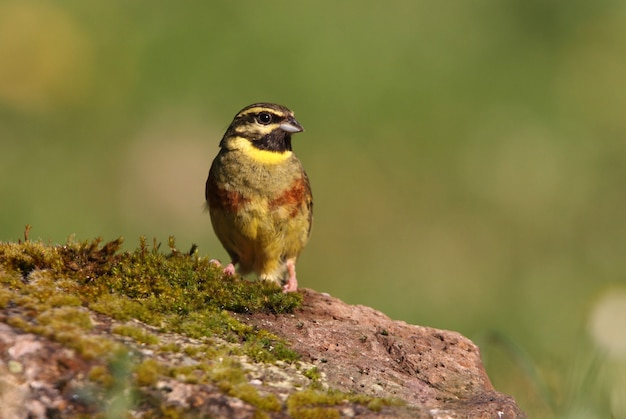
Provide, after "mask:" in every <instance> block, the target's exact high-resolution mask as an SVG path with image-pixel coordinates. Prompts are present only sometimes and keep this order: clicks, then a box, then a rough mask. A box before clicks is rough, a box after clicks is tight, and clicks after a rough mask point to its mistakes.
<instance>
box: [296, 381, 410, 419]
mask: <svg viewBox="0 0 626 419" xmlns="http://www.w3.org/2000/svg"><path fill="white" fill-rule="evenodd" d="M309 371H310V370H309ZM346 402H351V403H357V404H361V405H363V406H366V407H368V408H369V409H370V410H373V411H376V412H378V411H380V410H381V409H382V407H383V406H392V405H401V404H402V403H401V402H399V401H397V400H390V399H383V398H379V397H372V396H367V395H363V394H350V393H343V392H340V391H334V390H329V391H320V390H317V389H315V388H308V389H305V390H302V391H300V392H297V393H294V394H292V395H290V396H289V398H288V399H287V412H288V413H289V415H290V416H292V417H294V418H322V417H339V416H338V415H339V412H338V411H337V410H335V409H334V408H333V407H334V406H338V405H341V404H344V403H346Z"/></svg>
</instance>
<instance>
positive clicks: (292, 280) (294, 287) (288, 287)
mask: <svg viewBox="0 0 626 419" xmlns="http://www.w3.org/2000/svg"><path fill="white" fill-rule="evenodd" d="M287 271H288V272H289V278H287V282H285V285H283V292H284V293H287V292H296V291H298V280H297V279H296V264H295V262H294V261H293V260H288V261H287Z"/></svg>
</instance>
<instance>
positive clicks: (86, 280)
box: [0, 238, 302, 362]
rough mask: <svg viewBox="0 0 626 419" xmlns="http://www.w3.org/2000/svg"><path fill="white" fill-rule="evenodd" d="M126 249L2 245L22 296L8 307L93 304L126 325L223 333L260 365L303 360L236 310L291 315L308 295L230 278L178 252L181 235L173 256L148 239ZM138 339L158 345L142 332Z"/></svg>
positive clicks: (3, 297) (4, 300) (0, 300)
mask: <svg viewBox="0 0 626 419" xmlns="http://www.w3.org/2000/svg"><path fill="white" fill-rule="evenodd" d="M121 245H122V239H117V240H114V241H112V242H109V243H106V244H103V243H102V242H101V240H100V239H96V240H92V241H85V242H77V241H74V240H69V241H68V243H67V244H65V245H64V246H52V245H47V244H44V243H42V242H30V241H29V242H25V243H0V269H2V272H3V273H4V274H3V275H2V281H3V283H5V284H7V285H8V287H6V288H8V289H10V290H13V292H17V295H10V294H9V293H7V292H6V291H3V293H2V294H0V304H2V305H6V304H8V303H9V301H12V302H16V301H17V304H18V305H19V306H22V307H25V308H28V309H30V310H33V311H34V312H36V313H43V312H45V311H46V310H48V309H50V308H51V307H59V308H61V307H67V306H78V305H85V306H88V307H89V308H91V309H92V310H94V311H96V312H99V313H103V314H106V315H108V316H111V317H113V318H115V319H117V320H120V321H128V320H130V319H137V320H139V321H142V322H144V323H147V324H149V325H153V326H157V327H159V328H161V329H163V330H166V331H168V332H175V333H183V334H186V335H187V336H189V337H193V338H203V337H207V336H213V335H216V336H219V337H221V338H223V339H225V340H227V341H230V342H241V343H243V345H242V348H243V351H244V353H247V354H248V355H250V356H251V357H252V358H253V359H255V360H257V361H264V362H268V361H273V360H278V359H281V360H286V361H293V360H295V359H297V354H296V353H295V352H293V351H291V350H290V349H289V348H288V346H287V345H286V344H285V343H284V342H283V341H282V340H281V339H279V338H278V337H276V336H273V335H270V334H269V333H267V332H265V331H262V330H256V329H254V328H251V327H250V326H247V325H245V324H243V323H241V322H239V321H237V320H236V319H235V318H233V317H232V316H231V315H230V313H229V311H235V312H245V313H251V312H258V311H260V312H271V313H284V312H289V311H291V310H293V309H294V308H295V307H297V306H298V305H299V304H300V303H301V299H302V297H301V295H300V294H298V293H289V294H283V293H282V292H280V289H279V288H278V287H277V286H276V285H274V284H271V283H267V282H250V281H246V280H243V279H240V278H228V280H227V281H225V280H223V278H222V273H221V271H220V270H219V269H217V268H216V267H215V266H214V265H213V264H211V263H210V262H209V260H208V258H200V257H198V256H197V255H196V254H192V255H189V254H185V253H182V252H180V251H178V250H177V249H176V248H175V243H174V240H173V238H170V241H169V246H170V249H169V250H170V252H169V253H168V254H165V253H163V252H161V251H159V245H157V244H156V243H155V244H154V245H152V246H151V247H150V246H148V244H147V242H146V240H145V238H142V239H141V240H140V245H139V247H138V248H137V249H136V250H135V251H133V252H120V247H121ZM83 320H84V319H83ZM47 324H48V325H51V326H53V327H57V326H60V323H55V324H52V323H51V322H48V323H47ZM30 330H31V331H36V330H39V329H36V328H30ZM119 330H121V329H119ZM40 331H41V330H40ZM135 332H136V331H135ZM124 333H126V334H127V335H128V334H129V333H133V332H132V331H130V330H128V329H127V330H125V332H122V334H124ZM45 334H46V335H47V336H55V333H51V332H50V331H48V332H46V333H45ZM131 337H134V338H136V339H138V340H139V341H142V339H144V340H145V339H147V340H145V341H143V343H156V342H155V341H154V340H153V339H151V338H149V337H148V336H145V335H140V334H137V333H135V334H134V335H133V336H131Z"/></svg>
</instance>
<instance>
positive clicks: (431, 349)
mask: <svg viewBox="0 0 626 419" xmlns="http://www.w3.org/2000/svg"><path fill="white" fill-rule="evenodd" d="M302 292H304V294H305V298H304V303H303V306H302V308H301V309H299V310H297V313H295V314H294V315H291V316H273V315H259V314H257V315H254V316H241V315H240V316H238V317H239V318H240V319H241V320H244V321H245V322H247V323H249V324H254V325H256V326H258V327H261V328H264V329H267V330H270V331H271V332H273V333H275V334H277V335H279V336H282V337H285V338H287V339H288V340H289V341H290V342H291V343H292V348H293V349H295V350H296V351H298V352H299V353H301V354H302V355H303V357H304V359H305V361H306V360H308V361H310V362H312V363H314V364H315V365H316V366H317V367H318V369H319V370H320V371H321V372H322V373H324V374H325V376H326V380H327V382H328V384H329V386H331V387H333V388H337V389H339V390H342V391H346V392H359V393H366V394H369V395H373V396H378V397H397V398H400V399H401V400H404V401H406V402H407V404H408V406H412V407H417V408H418V410H419V412H420V416H422V417H432V418H449V417H450V418H456V417H471V418H519V417H524V413H523V412H522V411H521V410H520V409H519V407H518V406H517V405H516V403H515V401H514V400H513V398H511V397H510V396H506V395H504V394H501V393H498V392H497V391H495V390H494V388H493V386H492V384H491V382H490V381H489V377H488V376H487V374H486V372H485V369H484V367H483V365H482V362H481V359H480V353H479V349H478V347H477V346H476V345H474V344H473V343H472V342H471V341H470V340H469V339H467V338H465V337H464V336H462V335H460V334H459V333H456V332H451V331H446V330H438V329H433V328H429V327H422V326H414V325H409V324H407V323H405V322H402V321H394V320H391V319H389V317H387V316H385V315H384V314H383V313H381V312H379V311H376V310H374V309H372V308H370V307H364V306H360V305H348V304H346V303H344V302H343V301H341V300H339V299H337V298H334V297H331V296H329V295H327V294H321V293H317V292H314V291H311V290H303V291H302ZM413 414H415V412H413Z"/></svg>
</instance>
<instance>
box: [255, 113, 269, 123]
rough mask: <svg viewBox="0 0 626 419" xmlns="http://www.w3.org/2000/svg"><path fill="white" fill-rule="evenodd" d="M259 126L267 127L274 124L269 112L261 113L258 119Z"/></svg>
mask: <svg viewBox="0 0 626 419" xmlns="http://www.w3.org/2000/svg"><path fill="white" fill-rule="evenodd" d="M256 119H257V121H259V124H263V125H267V124H269V123H270V122H272V115H271V114H269V113H267V112H261V113H260V114H259V115H258V116H257V117H256Z"/></svg>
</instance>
